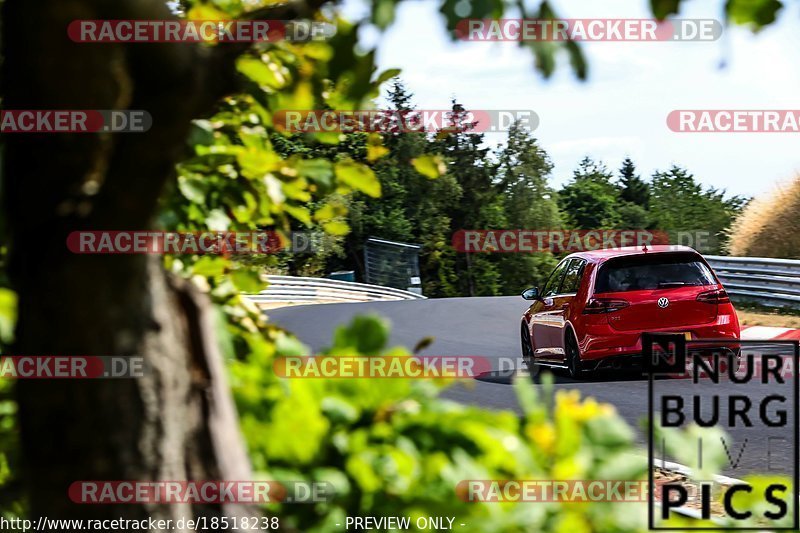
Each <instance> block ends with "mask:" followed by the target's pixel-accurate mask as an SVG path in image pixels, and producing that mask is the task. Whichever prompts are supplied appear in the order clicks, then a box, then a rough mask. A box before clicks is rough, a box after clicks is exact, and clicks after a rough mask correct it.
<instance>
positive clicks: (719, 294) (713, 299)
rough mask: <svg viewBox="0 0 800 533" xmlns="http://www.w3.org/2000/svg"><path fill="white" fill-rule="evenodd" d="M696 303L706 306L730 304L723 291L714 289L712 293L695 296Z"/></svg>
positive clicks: (707, 292) (726, 294)
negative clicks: (703, 303)
mask: <svg viewBox="0 0 800 533" xmlns="http://www.w3.org/2000/svg"><path fill="white" fill-rule="evenodd" d="M697 301H698V302H705V303H707V304H727V303H731V299H730V298H729V297H728V293H727V292H725V289H714V290H713V291H706V292H701V293H700V294H698V295H697Z"/></svg>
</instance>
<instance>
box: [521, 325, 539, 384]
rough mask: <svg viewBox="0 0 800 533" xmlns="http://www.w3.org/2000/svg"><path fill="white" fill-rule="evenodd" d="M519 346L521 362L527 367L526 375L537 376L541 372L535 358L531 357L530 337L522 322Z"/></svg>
mask: <svg viewBox="0 0 800 533" xmlns="http://www.w3.org/2000/svg"><path fill="white" fill-rule="evenodd" d="M520 345H521V346H522V362H523V363H525V365H526V366H527V367H528V373H529V374H530V375H531V377H536V376H537V375H538V374H539V370H541V365H539V364H537V363H536V358H535V357H534V356H533V346H531V336H530V333H528V327H527V326H526V325H525V323H524V322H523V323H522V326H521V327H520Z"/></svg>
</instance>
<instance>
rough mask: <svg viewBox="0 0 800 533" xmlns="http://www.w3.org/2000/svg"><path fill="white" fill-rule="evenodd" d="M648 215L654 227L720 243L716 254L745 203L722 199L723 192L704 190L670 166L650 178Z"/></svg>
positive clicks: (687, 176) (687, 173)
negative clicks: (704, 235) (701, 233)
mask: <svg viewBox="0 0 800 533" xmlns="http://www.w3.org/2000/svg"><path fill="white" fill-rule="evenodd" d="M651 191H652V192H651V207H650V214H651V216H652V218H653V220H654V226H655V227H657V228H659V229H662V230H666V231H671V232H675V231H694V230H704V231H709V232H710V233H711V234H712V235H714V236H716V237H717V238H718V239H719V240H718V242H717V244H716V246H715V249H714V250H712V251H713V252H719V251H720V250H721V249H722V248H723V247H724V245H725V242H726V240H727V237H726V231H727V229H728V228H729V227H730V226H731V223H732V222H733V220H734V219H735V218H736V216H737V215H738V213H740V212H741V210H742V208H743V207H744V205H745V203H746V201H745V199H743V198H741V197H738V196H733V197H730V198H725V191H719V190H717V189H714V188H708V189H704V188H703V187H702V185H700V184H699V183H697V181H696V180H695V178H694V176H693V175H692V174H690V173H689V172H688V171H687V170H685V169H682V168H680V167H678V166H673V167H672V168H670V169H669V170H668V171H666V172H656V173H655V174H654V175H653V182H652V187H651Z"/></svg>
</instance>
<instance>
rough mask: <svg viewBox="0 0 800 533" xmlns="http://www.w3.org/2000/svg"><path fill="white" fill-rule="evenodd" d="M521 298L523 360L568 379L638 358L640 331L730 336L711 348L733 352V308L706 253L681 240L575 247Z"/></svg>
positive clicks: (634, 362) (736, 321) (735, 329)
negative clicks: (528, 303)
mask: <svg viewBox="0 0 800 533" xmlns="http://www.w3.org/2000/svg"><path fill="white" fill-rule="evenodd" d="M522 297H523V298H525V299H526V300H533V304H532V305H531V306H530V307H529V308H528V310H527V311H526V312H525V314H524V315H523V316H522V328H521V332H522V357H523V359H524V360H525V361H526V362H527V363H528V365H529V366H530V367H533V365H544V366H552V367H562V368H566V369H567V370H568V371H569V374H570V376H571V377H573V378H578V377H580V375H581V374H583V373H584V372H586V371H593V370H598V369H601V368H620V367H622V366H628V365H632V366H635V365H637V364H640V363H641V352H642V341H641V337H642V333H643V332H646V331H649V332H675V333H683V334H685V335H686V338H687V339H689V340H699V339H732V340H733V341H734V344H731V345H727V344H725V343H723V344H721V345H720V346H719V347H718V348H717V349H720V348H721V349H723V350H729V351H731V352H733V351H736V352H738V350H737V349H736V348H731V346H733V347H735V346H737V344H735V341H737V340H738V339H739V319H738V318H737V316H736V311H735V309H734V308H733V305H732V304H731V301H730V299H729V298H728V295H727V293H726V292H725V289H724V288H723V287H722V284H721V283H720V282H719V280H718V279H717V277H716V275H715V274H714V272H713V270H712V269H711V267H709V266H708V263H706V261H705V259H703V257H702V256H701V255H700V254H699V253H697V252H696V251H695V250H693V249H692V248H688V247H685V246H669V245H663V246H653V247H651V248H632V247H631V248H615V249H607V250H597V251H591V252H580V253H574V254H572V255H570V256H568V257H566V258H565V259H564V260H563V261H561V262H560V263H559V264H558V266H557V267H556V269H555V270H554V271H553V273H552V274H551V275H550V277H549V278H548V280H547V283H546V284H545V286H544V287H543V288H542V289H541V290H539V289H538V288H532V289H528V290H526V291H524V292H523V293H522ZM706 349H711V348H710V347H708V348H706Z"/></svg>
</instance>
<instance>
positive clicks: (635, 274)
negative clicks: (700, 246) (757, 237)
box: [594, 253, 716, 293]
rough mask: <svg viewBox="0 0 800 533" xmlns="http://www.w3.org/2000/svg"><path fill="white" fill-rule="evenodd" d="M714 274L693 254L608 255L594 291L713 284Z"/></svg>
mask: <svg viewBox="0 0 800 533" xmlns="http://www.w3.org/2000/svg"><path fill="white" fill-rule="evenodd" d="M715 283H716V280H715V279H714V274H712V273H711V270H710V269H709V268H708V267H707V266H706V265H705V263H703V262H702V261H701V260H700V258H699V257H698V256H697V255H696V254H691V253H678V254H652V255H637V256H632V257H620V258H618V259H610V260H609V261H607V262H606V263H604V264H603V266H602V267H600V270H599V272H598V273H597V281H596V283H595V289H594V290H595V292H596V293H600V292H626V291H644V290H654V289H667V288H675V287H683V286H687V285H713V284H715Z"/></svg>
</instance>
